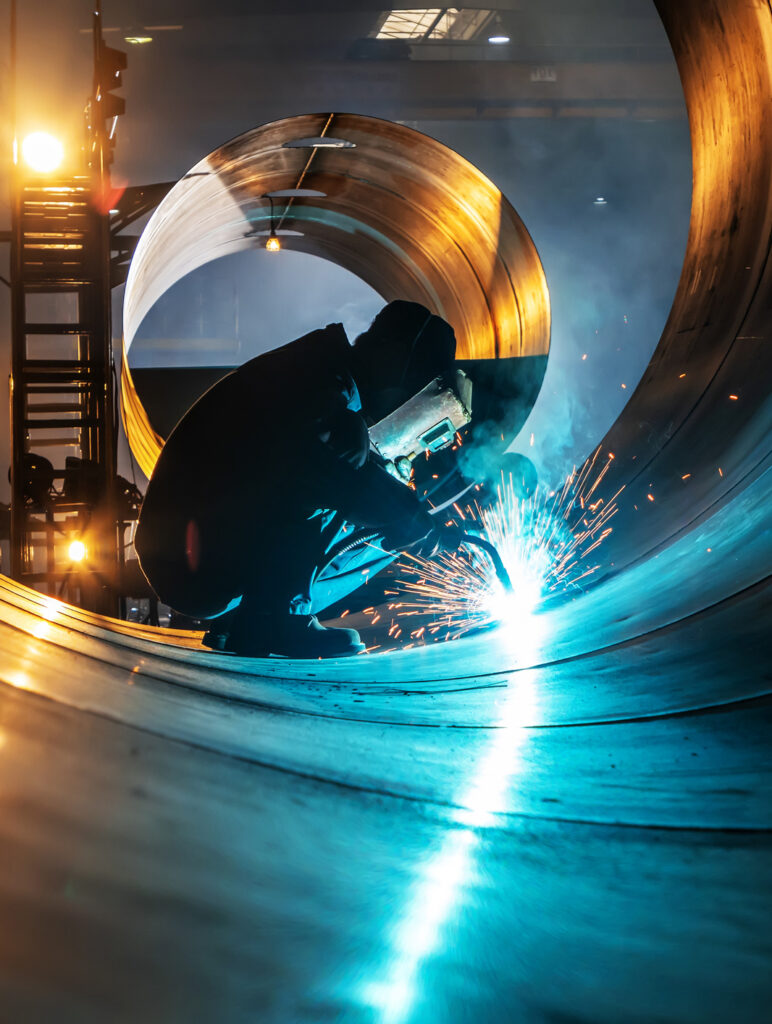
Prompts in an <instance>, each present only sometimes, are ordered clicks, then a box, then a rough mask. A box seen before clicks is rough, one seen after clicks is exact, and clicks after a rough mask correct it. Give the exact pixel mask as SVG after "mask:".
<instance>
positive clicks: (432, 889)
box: [361, 603, 543, 1024]
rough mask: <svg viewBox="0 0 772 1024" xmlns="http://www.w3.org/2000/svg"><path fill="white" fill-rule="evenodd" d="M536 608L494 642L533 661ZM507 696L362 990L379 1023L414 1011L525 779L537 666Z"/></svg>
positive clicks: (516, 678)
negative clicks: (486, 844) (383, 955)
mask: <svg viewBox="0 0 772 1024" xmlns="http://www.w3.org/2000/svg"><path fill="white" fill-rule="evenodd" d="M530 611H531V614H530V616H529V617H528V629H522V630H518V632H517V638H516V639H515V637H514V635H513V634H512V633H510V632H509V631H508V630H507V629H506V626H502V628H500V629H499V630H497V631H496V633H495V634H492V642H495V643H497V644H500V645H502V646H504V647H507V648H510V649H511V648H515V649H516V653H517V655H518V660H519V661H520V662H521V663H526V664H527V663H528V659H529V657H530V656H531V655H532V654H534V653H535V652H536V650H537V649H538V647H539V644H540V641H541V634H542V632H543V630H542V620H541V619H540V617H539V615H538V614H537V612H536V603H534V605H533V607H532V608H531V610H530ZM500 703H501V714H500V716H499V718H498V720H497V721H496V722H495V724H494V728H493V738H492V739H491V740H490V741H489V742H488V743H486V744H485V746H484V748H483V750H482V751H481V754H480V757H479V759H478V760H477V761H476V763H475V764H473V765H472V766H470V769H471V771H470V775H469V777H468V779H467V780H466V781H465V783H464V785H463V786H462V787H461V788H460V790H459V793H458V796H457V798H456V799H455V800H454V804H455V805H456V809H455V810H454V811H453V813H452V824H451V825H450V828H449V831H448V832H447V833H446V834H445V836H444V838H443V839H442V841H441V843H440V846H439V848H438V849H437V850H436V851H435V852H432V853H429V854H428V856H427V858H426V860H425V861H424V863H423V864H422V865H421V866H420V867H419V868H418V869H417V877H416V880H415V882H414V883H413V886H412V887H411V891H410V893H409V894H408V897H407V900H406V904H405V912H404V914H403V915H402V916H401V917H400V918H399V919H398V920H397V921H396V922H395V923H394V925H393V927H392V928H391V930H390V937H389V944H390V946H391V951H390V956H389V959H388V962H387V966H386V968H385V971H384V973H383V976H381V977H378V978H376V979H374V980H371V981H369V982H368V983H367V984H366V985H365V986H364V989H363V990H362V993H361V998H362V1001H363V1002H364V1003H365V1004H366V1005H367V1006H369V1007H371V1008H372V1009H374V1010H375V1012H376V1018H375V1019H376V1020H377V1021H378V1022H379V1024H402V1022H403V1021H407V1020H408V1019H409V1017H410V1014H411V1011H412V1009H413V1006H414V1004H415V1002H416V999H417V997H418V995H419V992H420V984H421V981H420V973H421V968H422V966H423V964H424V962H425V961H426V960H428V959H429V958H430V957H431V956H432V955H433V953H435V952H436V951H437V950H438V949H439V948H440V945H441V942H442V932H443V928H444V927H445V926H446V925H447V924H448V923H449V922H450V921H451V920H452V919H453V917H454V915H455V914H456V913H457V909H458V907H459V905H460V904H461V903H462V902H463V896H464V892H465V890H466V888H467V887H468V886H470V885H471V884H472V883H474V881H475V880H476V878H477V877H478V873H479V869H478V867H477V863H476V858H477V853H478V847H479V846H480V844H481V842H482V839H483V836H484V832H485V829H486V828H489V827H490V826H492V825H493V824H494V823H495V820H496V816H497V815H498V814H501V813H504V812H506V811H507V810H508V809H509V808H510V806H511V804H510V801H509V793H510V791H511V788H512V787H513V786H514V785H516V784H518V783H519V784H522V777H523V772H524V769H525V765H526V759H525V756H524V752H525V742H526V727H527V725H528V724H529V723H530V722H532V721H533V719H534V712H535V708H536V672H535V670H533V669H525V670H522V671H520V672H516V673H514V674H513V675H512V676H511V677H510V680H509V683H508V686H507V691H506V694H505V696H504V697H503V699H502V700H501V701H500Z"/></svg>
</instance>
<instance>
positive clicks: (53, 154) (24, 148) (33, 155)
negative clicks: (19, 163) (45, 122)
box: [21, 132, 64, 174]
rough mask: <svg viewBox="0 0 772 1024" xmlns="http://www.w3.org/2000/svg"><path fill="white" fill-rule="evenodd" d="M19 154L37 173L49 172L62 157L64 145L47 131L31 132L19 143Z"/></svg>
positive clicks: (53, 169) (57, 164) (54, 168)
mask: <svg viewBox="0 0 772 1024" xmlns="http://www.w3.org/2000/svg"><path fill="white" fill-rule="evenodd" d="M21 155H22V156H23V157H24V161H25V163H26V164H27V166H28V167H30V168H31V169H32V170H33V171H37V173H38V174H50V173H51V171H55V170H56V168H57V167H58V166H59V164H61V162H62V160H63V159H64V146H63V145H62V144H61V142H60V141H59V140H58V139H57V138H55V137H54V136H53V135H49V133H48V132H32V134H31V135H28V136H27V137H26V138H25V139H24V141H23V142H22V144H21Z"/></svg>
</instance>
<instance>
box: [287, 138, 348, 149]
mask: <svg viewBox="0 0 772 1024" xmlns="http://www.w3.org/2000/svg"><path fill="white" fill-rule="evenodd" d="M282 149H356V142H351V140H350V139H337V138H334V137H333V136H332V135H309V136H306V137H305V138H302V139H290V141H289V142H282Z"/></svg>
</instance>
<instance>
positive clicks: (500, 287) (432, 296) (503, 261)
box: [123, 114, 550, 475]
mask: <svg viewBox="0 0 772 1024" xmlns="http://www.w3.org/2000/svg"><path fill="white" fill-rule="evenodd" d="M338 138H342V139H345V140H347V141H349V142H351V143H354V144H355V145H356V148H355V149H339V148H336V147H335V146H330V145H329V144H330V143H334V142H335V140H336V139H338ZM320 140H321V141H323V142H324V144H325V145H324V147H323V148H322V147H320V146H318V145H316V144H317V143H319V142H320ZM300 143H303V144H304V145H305V144H308V145H311V144H313V146H314V148H312V149H311V151H310V153H309V152H308V150H307V149H297V148H296V147H297V146H299V145H300ZM285 189H291V190H293V191H294V190H297V189H313V190H314V191H315V192H316V191H318V192H322V193H324V196H323V197H319V196H302V197H300V196H290V197H289V198H288V199H287V201H286V203H285V204H281V203H280V202H277V201H275V200H271V202H270V205H269V203H267V202H266V200H265V197H266V196H269V195H273V194H274V193H276V192H281V191H283V190H285ZM272 208H273V210H272ZM273 211H275V227H276V228H277V229H278V233H280V234H281V232H282V231H283V230H285V229H287V230H295V231H300V232H301V234H300V235H299V236H288V237H286V238H285V237H283V235H282V239H281V245H282V248H286V249H295V250H297V251H302V252H307V253H311V254H313V255H316V256H320V257H323V258H325V259H328V260H331V261H332V262H334V263H337V264H338V265H339V266H341V267H344V268H345V269H346V270H350V271H351V272H352V273H354V274H357V275H358V276H359V277H360V278H362V279H363V280H364V281H365V282H366V283H367V284H369V285H371V287H373V288H374V289H375V290H376V291H378V292H379V293H380V294H381V295H383V297H384V299H385V300H391V299H395V298H403V299H410V300H413V301H416V302H423V303H424V304H425V305H427V306H428V307H429V308H430V309H431V310H432V311H433V312H435V313H438V314H440V315H441V316H443V317H445V319H446V320H448V321H449V322H450V323H451V324H452V325H453V327H454V329H455V332H456V337H457V339H458V354H459V357H460V358H466V359H490V358H498V357H509V356H512V357H520V356H538V355H546V353H547V352H548V349H549V333H550V309H549V297H548V292H547V285H546V281H545V277H544V272H543V270H542V266H541V262H540V260H539V257H538V254H537V252H536V248H535V246H534V244H533V242H532V240H531V238H530V236H529V234H528V232H527V231H526V229H525V226H524V225H523V223H522V221H521V220H520V218H519V217H518V216H517V214H516V212H515V211H514V209H513V208H512V206H511V205H510V204H509V203H508V202H507V200H506V199H505V198H504V197H503V196H502V194H501V192H500V191H499V190H498V189H497V188H496V186H495V185H494V184H493V183H492V182H491V181H490V180H489V179H488V178H486V177H485V176H484V175H483V174H482V173H481V172H480V171H478V170H477V168H475V167H474V166H473V165H472V164H470V163H469V161H467V160H465V159H464V158H463V157H461V156H459V155H458V154H457V153H455V152H453V150H451V149H448V148H447V147H446V146H443V145H442V144H441V143H439V142H436V141H435V140H434V139H431V138H429V137H428V136H426V135H423V134H421V133H420V132H417V131H414V130H413V129H411V128H407V127H405V126H404V125H399V124H394V123H392V122H389V121H381V120H378V119H376V118H371V117H361V116H359V115H354V114H318V115H316V114H314V115H303V116H300V117H293V118H287V119H285V120H282V121H276V122H273V123H272V124H268V125H264V126H263V127H261V128H256V129H255V130H253V131H251V132H247V133H246V134H245V135H241V136H239V137H238V138H236V139H234V140H232V141H231V142H229V143H226V145H224V146H222V147H221V148H220V149H218V150H217V151H216V152H214V153H212V154H211V155H210V156H208V157H207V158H206V159H205V160H203V161H202V162H201V163H200V164H198V165H197V166H196V167H194V168H193V170H192V171H191V173H190V174H189V175H186V176H185V178H184V179H183V180H182V181H180V182H179V183H178V184H177V185H176V186H175V188H174V189H172V191H171V192H170V193H169V194H168V195H167V197H166V198H165V199H164V201H163V202H162V203H161V205H160V206H159V207H158V209H157V211H156V213H155V214H154V215H153V217H152V219H151V220H150V222H149V224H148V226H147V228H146V229H145V232H144V234H143V235H142V238H141V239H140V242H139V245H138V246H137V250H136V253H135V256H134V259H133V261H132V265H131V270H130V273H129V279H128V282H127V285H126V295H125V302H124V332H125V346H126V350H127V351H128V349H129V348H130V346H131V342H132V340H133V338H134V335H135V334H136V331H137V329H138V327H139V325H140V323H141V321H142V318H143V317H144V316H145V314H146V313H147V312H148V311H149V309H150V308H151V306H152V305H153V304H154V303H155V302H156V301H157V300H158V299H159V298H160V297H161V296H162V295H163V294H164V293H165V292H166V291H167V290H168V289H169V288H170V287H171V286H172V285H173V284H174V283H175V282H177V281H179V280H180V278H182V277H183V276H184V275H185V274H188V273H190V272H191V271H192V270H194V269H195V268H196V267H200V266H202V265H203V264H205V263H207V262H209V261H210V260H212V259H216V258H218V257H220V256H224V255H226V254H228V253H232V252H237V251H239V250H243V249H247V248H251V247H252V246H254V245H255V242H254V240H253V239H254V235H255V234H257V233H258V232H261V231H264V230H266V229H267V230H269V231H270V229H271V228H272V226H274V217H273V216H272V212H273ZM259 244H261V245H264V243H262V242H260V243H259ZM131 388H132V385H131V383H130V378H126V379H125V380H124V390H131ZM140 408H141V406H140V403H139V401H138V399H137V397H136V394H133V395H132V396H130V397H128V398H126V399H125V400H124V402H123V409H124V412H125V413H128V416H125V418H124V423H125V426H126V432H127V434H128V437H129V442H130V444H131V446H132V450H133V451H134V452H135V455H136V456H137V459H138V461H139V463H140V466H141V467H142V469H143V471H144V472H145V473H146V474H148V475H149V474H150V473H151V472H152V469H153V466H154V464H155V460H156V458H157V457H158V452H159V451H160V446H159V444H158V442H157V440H156V438H154V437H153V435H152V434H150V433H148V431H147V418H146V417H145V416H144V414H140V413H139V409H140ZM135 413H136V415H135Z"/></svg>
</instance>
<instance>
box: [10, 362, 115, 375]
mask: <svg viewBox="0 0 772 1024" xmlns="http://www.w3.org/2000/svg"><path fill="white" fill-rule="evenodd" d="M38 368H40V369H41V370H98V369H103V366H102V364H101V363H98V362H96V360H93V359H25V360H24V363H23V364H22V369H23V370H24V371H27V372H32V371H34V370H36V369H38Z"/></svg>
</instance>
